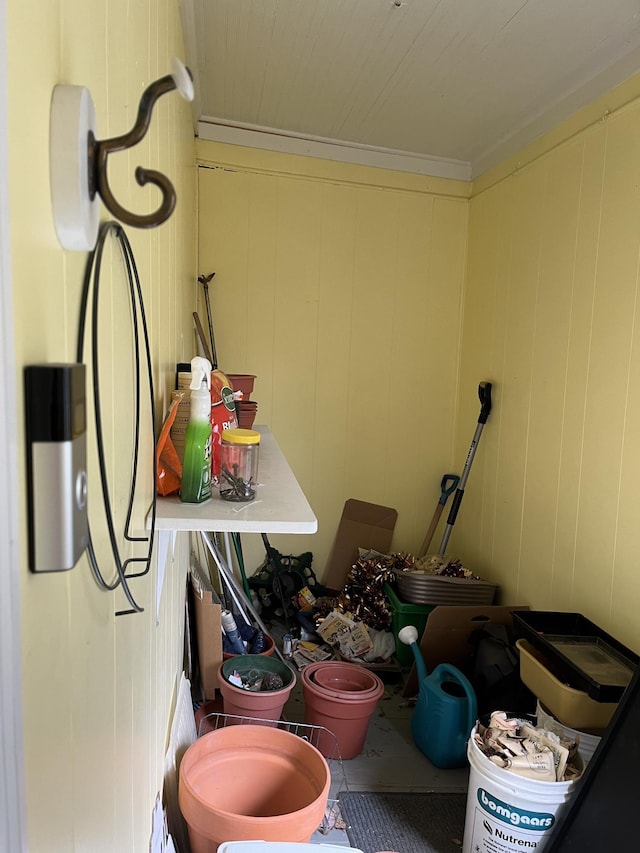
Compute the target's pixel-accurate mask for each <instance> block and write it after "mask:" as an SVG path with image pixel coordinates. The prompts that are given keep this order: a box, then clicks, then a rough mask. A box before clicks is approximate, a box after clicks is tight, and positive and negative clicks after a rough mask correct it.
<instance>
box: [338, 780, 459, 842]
mask: <svg viewBox="0 0 640 853" xmlns="http://www.w3.org/2000/svg"><path fill="white" fill-rule="evenodd" d="M339 800H340V809H341V811H342V816H343V818H344V820H345V822H346V824H347V836H348V838H349V842H350V843H351V845H352V846H353V847H357V848H359V849H360V850H362V851H363V853H377V851H378V850H398V851H401V853H456V851H458V853H459V851H460V848H461V847H462V836H463V833H464V817H465V810H466V805H467V795H466V794H434V793H428V794H395V793H355V792H354V793H351V792H349V793H342V794H340V795H339Z"/></svg>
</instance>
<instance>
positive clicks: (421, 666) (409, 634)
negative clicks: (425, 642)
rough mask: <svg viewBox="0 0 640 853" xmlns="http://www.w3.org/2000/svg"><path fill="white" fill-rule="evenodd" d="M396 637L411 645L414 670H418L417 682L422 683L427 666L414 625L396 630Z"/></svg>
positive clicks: (425, 675)
mask: <svg viewBox="0 0 640 853" xmlns="http://www.w3.org/2000/svg"><path fill="white" fill-rule="evenodd" d="M398 639H399V640H400V642H401V643H404V644H405V645H406V646H411V651H412V652H413V657H414V660H415V662H416V670H417V672H418V684H422V681H423V679H425V678H426V677H427V667H426V666H425V663H424V658H423V657H422V652H421V651H420V648H419V646H418V629H417V628H416V627H415V626H414V625H406V626H405V627H404V628H401V629H400V631H398Z"/></svg>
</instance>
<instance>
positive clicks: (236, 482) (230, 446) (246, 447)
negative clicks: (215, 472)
mask: <svg viewBox="0 0 640 853" xmlns="http://www.w3.org/2000/svg"><path fill="white" fill-rule="evenodd" d="M220 438H221V442H220V485H219V489H220V497H221V498H222V500H224V501H252V500H253V499H254V498H255V496H256V486H257V484H258V455H259V452H260V433H259V432H256V431H255V430H252V429H226V430H224V432H223V433H222V435H221V436H220Z"/></svg>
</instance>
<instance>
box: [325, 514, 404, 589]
mask: <svg viewBox="0 0 640 853" xmlns="http://www.w3.org/2000/svg"><path fill="white" fill-rule="evenodd" d="M397 518H398V513H397V511H396V510H395V509H392V508H391V507H388V506H380V505H379V504H370V503H367V502H366V501H357V500H355V499H353V498H350V499H349V500H348V501H346V503H345V505H344V509H343V510H342V518H341V519H340V524H339V526H338V532H337V533H336V538H335V541H334V544H333V549H332V551H331V554H330V556H329V560H328V561H327V567H326V569H325V571H324V575H323V578H322V583H323V584H324V585H325V586H326V587H328V588H329V589H338V590H339V589H342V587H343V586H344V583H345V580H346V578H347V575H348V574H349V570H350V569H351V566H352V565H353V564H354V563H355V562H356V561H357V559H358V548H364V549H365V550H373V551H379V552H380V553H381V554H388V553H389V550H390V548H391V540H392V539H393V531H394V529H395V526H396V520H397Z"/></svg>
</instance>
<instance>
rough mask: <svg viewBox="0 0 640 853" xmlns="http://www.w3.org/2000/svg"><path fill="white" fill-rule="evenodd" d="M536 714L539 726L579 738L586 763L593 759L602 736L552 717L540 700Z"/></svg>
mask: <svg viewBox="0 0 640 853" xmlns="http://www.w3.org/2000/svg"><path fill="white" fill-rule="evenodd" d="M536 716H537V718H538V727H539V728H541V729H547V730H548V731H550V732H555V733H556V734H558V735H562V736H563V737H566V738H577V739H578V752H579V753H580V757H581V758H582V760H583V761H584V763H585V765H586V764H588V763H589V762H590V761H591V759H592V758H593V753H594V752H595V751H596V748H597V746H598V744H599V743H600V741H601V739H602V738H601V737H599V736H598V735H592V734H589V732H581V731H579V730H578V729H571V728H569V726H565V725H564V723H561V722H560V720H556V718H555V717H552V716H551V714H550V713H549V712H548V711H547V710H546V709H545V708H544V707H543V706H542V705H541V704H540V702H538V704H537V707H536Z"/></svg>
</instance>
